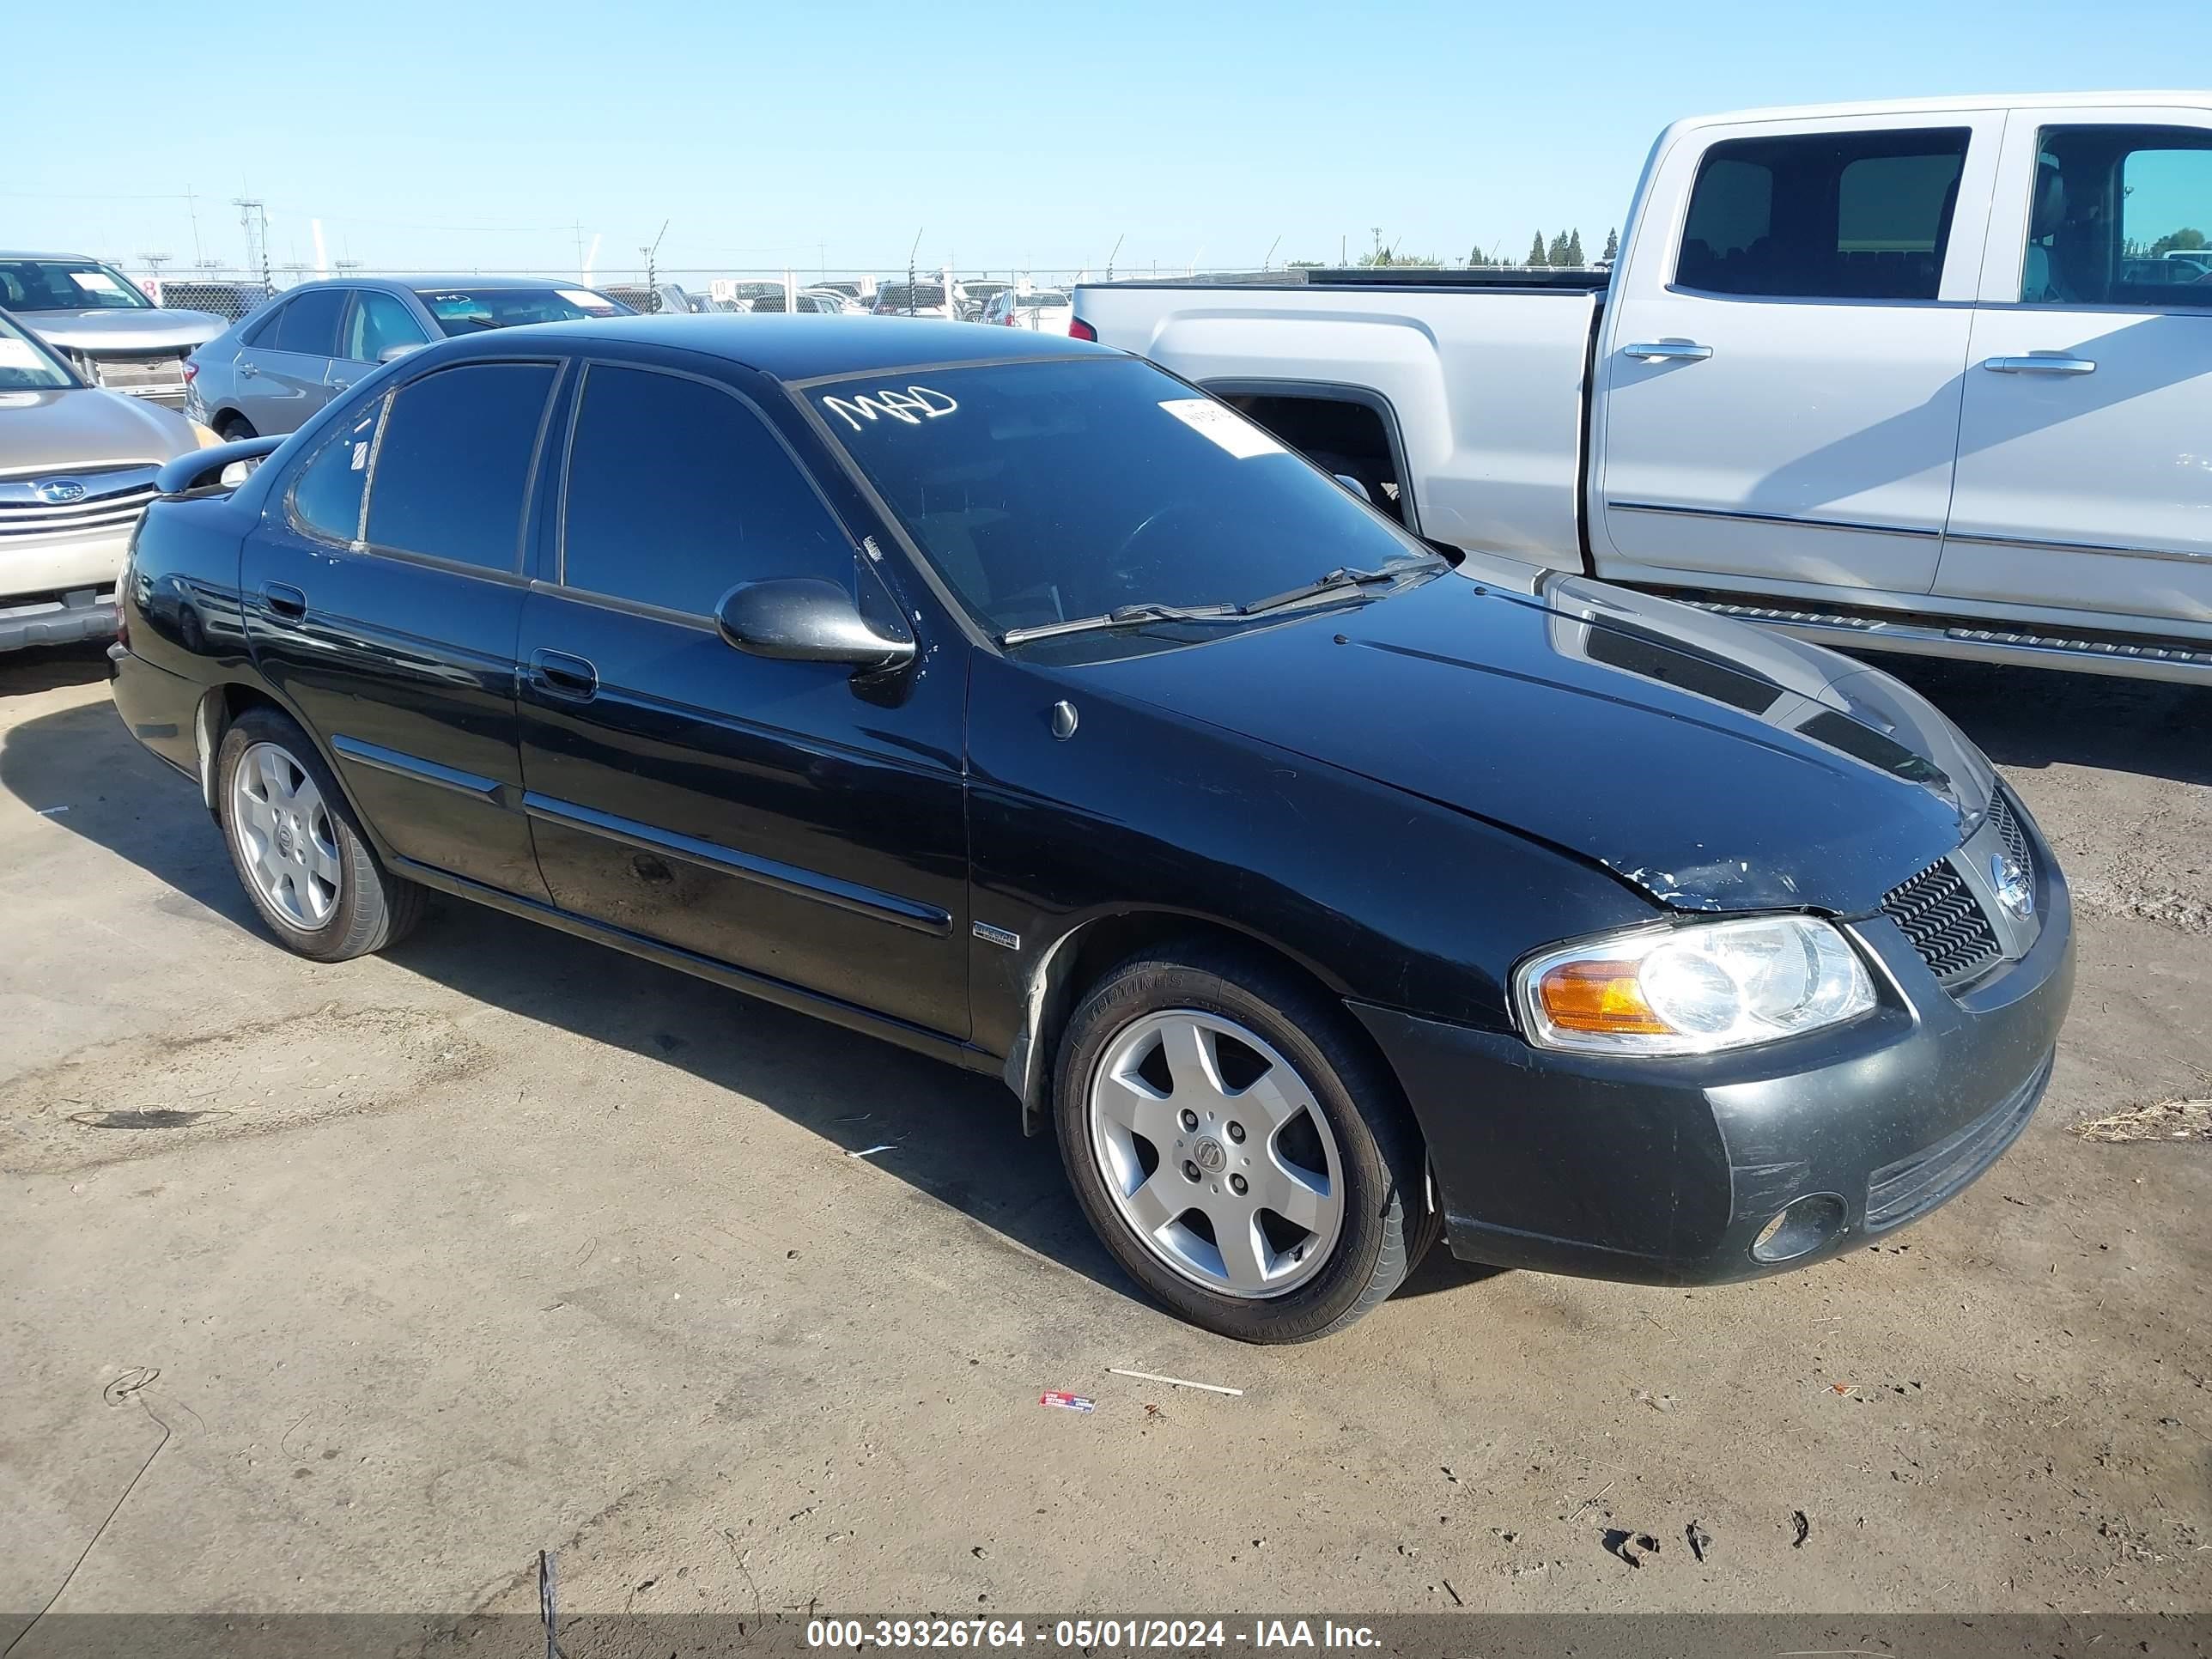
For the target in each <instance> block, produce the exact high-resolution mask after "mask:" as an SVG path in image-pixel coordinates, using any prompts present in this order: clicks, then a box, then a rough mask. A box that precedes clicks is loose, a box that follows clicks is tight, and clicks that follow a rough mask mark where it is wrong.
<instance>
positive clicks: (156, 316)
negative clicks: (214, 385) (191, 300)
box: [15, 306, 230, 357]
mask: <svg viewBox="0 0 2212 1659" xmlns="http://www.w3.org/2000/svg"><path fill="white" fill-rule="evenodd" d="M15 320H16V321H17V322H19V323H21V325H23V326H24V327H25V328H27V329H29V330H30V331H32V332H33V333H34V334H36V335H37V336H38V337H40V339H42V340H44V341H45V342H46V343H47V344H48V345H50V346H53V347H55V348H56V349H59V350H64V351H84V352H89V353H90V354H91V355H93V356H96V357H97V356H108V355H110V354H114V355H118V356H119V355H124V354H128V353H131V352H146V351H190V350H191V349H192V348H193V347H194V346H197V345H204V344H206V343H207V342H209V341H210V340H212V339H213V338H215V337H216V335H218V334H220V333H222V331H223V330H225V329H226V328H228V327H229V326H230V325H229V324H228V323H227V322H225V321H224V320H223V319H222V318H220V317H218V316H216V314H215V313H213V312H209V311H162V310H159V309H154V310H146V311H141V310H137V309H136V308H135V307H134V308H129V309H126V308H125V307H120V306H104V307H93V308H91V309H89V310H84V311H21V312H17V313H15Z"/></svg>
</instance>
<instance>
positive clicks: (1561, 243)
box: [1544, 230, 1573, 265]
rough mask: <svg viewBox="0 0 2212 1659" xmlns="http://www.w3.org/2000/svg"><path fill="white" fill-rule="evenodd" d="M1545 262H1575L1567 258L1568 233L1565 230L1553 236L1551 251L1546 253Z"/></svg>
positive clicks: (1558, 263) (1549, 263)
mask: <svg viewBox="0 0 2212 1659" xmlns="http://www.w3.org/2000/svg"><path fill="white" fill-rule="evenodd" d="M1544 263H1545V264H1547V265H1564V264H1572V263H1573V261H1571V260H1570V259H1569V258H1567V233H1566V232H1565V231H1564V230H1563V231H1561V232H1560V233H1559V234H1558V235H1556V236H1554V237H1553V238H1552V247H1551V252H1548V253H1547V254H1546V255H1545V257H1544Z"/></svg>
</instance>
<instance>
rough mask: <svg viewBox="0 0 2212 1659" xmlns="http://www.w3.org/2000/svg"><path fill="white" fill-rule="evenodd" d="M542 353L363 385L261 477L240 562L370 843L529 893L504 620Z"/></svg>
mask: <svg viewBox="0 0 2212 1659" xmlns="http://www.w3.org/2000/svg"><path fill="white" fill-rule="evenodd" d="M556 372H557V371H556V366H555V365H554V364H552V363H550V362H464V363H460V364H457V365H454V366H452V367H448V368H438V369H435V370H433V371H431V372H429V373H428V374H422V375H419V376H417V377H416V378H414V379H412V380H407V381H405V382H404V383H402V384H401V385H399V386H397V387H396V388H395V389H394V390H393V391H392V392H390V393H389V394H388V395H386V396H384V397H380V398H376V399H375V400H374V402H372V403H371V404H368V405H367V406H366V407H364V408H363V409H362V410H360V411H359V412H358V413H355V414H352V415H350V416H349V417H347V418H345V419H343V422H341V424H340V425H339V426H338V427H337V428H334V429H333V431H332V432H331V435H330V436H329V437H328V438H327V439H325V441H324V442H323V443H322V444H321V445H320V446H319V447H318V448H317V449H316V450H315V451H314V453H313V455H312V457H311V458H310V459H307V461H306V463H305V464H304V465H302V466H301V469H300V471H299V473H298V475H297V476H296V477H294V478H292V479H290V480H288V481H287V482H286V483H284V484H283V486H281V487H280V488H279V489H277V490H276V492H274V493H273V494H272V495H271V496H270V507H269V509H268V511H267V513H265V514H264V519H263V521H262V523H261V525H260V526H259V527H258V529H256V531H255V532H253V534H252V535H251V536H250V537H248V538H247V539H246V548H245V552H244V557H243V561H242V568H241V570H240V586H241V588H242V590H243V592H244V594H245V599H246V634H247V638H248V640H249V641H250V642H251V644H252V650H253V655H254V659H255V661H256V662H257V663H258V665H259V666H260V669H261V671H262V672H263V674H264V676H266V677H267V678H268V679H269V681H270V684H272V685H273V686H274V687H275V688H276V690H277V691H278V692H279V694H280V695H282V696H283V697H285V698H286V699H287V700H288V701H289V702H290V703H291V704H292V706H293V707H294V708H296V709H297V710H298V711H299V712H300V714H301V716H302V717H303V718H305V720H307V724H308V726H310V728H312V730H313V732H314V733H315V734H316V735H317V736H318V737H319V738H320V739H321V740H322V743H323V746H324V748H325V752H326V753H328V754H329V755H330V757H331V759H332V761H333V763H335V764H336V766H337V770H338V774H339V775H340V777H341V778H342V780H343V782H344V784H345V787H346V793H347V794H348V796H349V798H350V799H352V800H353V802H354V803H355V804H356V805H357V806H358V807H359V808H360V809H361V811H362V812H363V813H364V814H365V815H366V816H367V817H368V820H369V823H370V824H371V825H372V826H373V827H374V829H375V830H376V831H377V832H378V833H379V834H380V835H381V836H382V837H383V838H384V841H385V843H386V845H387V846H388V847H390V848H392V850H393V851H394V852H396V853H398V854H399V855H400V856H401V857H402V858H404V859H410V860H416V861H417V862H420V863H422V864H424V865H428V866H432V867H433V868H435V869H439V870H443V871H447V872H451V873H453V874H455V875H459V876H463V877H466V878H469V879H470V880H472V881H477V882H482V883H484V884H487V885H489V886H492V887H495V888H499V889H501V890H504V891H507V892H512V893H519V894H521V895H523V896H526V897H535V898H539V899H542V898H543V897H544V884H543V882H541V881H540V879H539V878H538V866H537V862H536V860H535V859H534V857H533V856H532V850H531V844H530V831H529V825H528V821H527V820H526V818H525V817H523V814H522V810H521V809H522V801H521V774H520V759H519V757H518V755H517V753H516V737H515V700H514V683H515V639H516V635H517V631H518V630H519V629H520V625H521V616H522V600H523V595H524V592H525V591H526V589H525V584H524V580H523V577H522V574H521V550H522V546H523V538H524V536H525V534H526V531H527V529H528V526H527V523H526V520H527V518H528V514H527V512H526V501H528V500H529V499H530V496H531V493H532V480H533V478H534V477H535V475H536V470H537V468H538V465H539V453H540V447H541V444H542V441H543V436H544V426H545V424H546V411H547V407H548V404H549V402H550V397H551V393H552V391H553V387H554V384H555V380H556Z"/></svg>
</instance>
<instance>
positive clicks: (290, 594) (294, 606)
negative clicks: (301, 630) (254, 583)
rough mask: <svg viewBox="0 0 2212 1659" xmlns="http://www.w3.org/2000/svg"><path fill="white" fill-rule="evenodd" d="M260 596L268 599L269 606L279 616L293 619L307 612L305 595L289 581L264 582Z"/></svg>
mask: <svg viewBox="0 0 2212 1659" xmlns="http://www.w3.org/2000/svg"><path fill="white" fill-rule="evenodd" d="M261 597H262V598H263V599H266V600H268V601H269V608H270V610H271V611H275V612H276V614H277V615H278V616H280V617H291V618H293V619H295V620H296V619H298V618H299V617H304V616H306V615H307V595H306V594H305V593H302V592H301V591H300V590H299V589H298V588H296V587H295V586H292V584H291V583H289V582H264V583H262V584H261Z"/></svg>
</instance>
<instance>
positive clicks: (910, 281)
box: [906, 229, 921, 317]
mask: <svg viewBox="0 0 2212 1659" xmlns="http://www.w3.org/2000/svg"><path fill="white" fill-rule="evenodd" d="M919 258H921V230H920V229H916V230H915V233H914V246H912V247H910V248H908V250H907V251H906V314H907V315H908V316H909V317H911V316H913V315H914V262H915V260H916V259H919Z"/></svg>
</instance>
